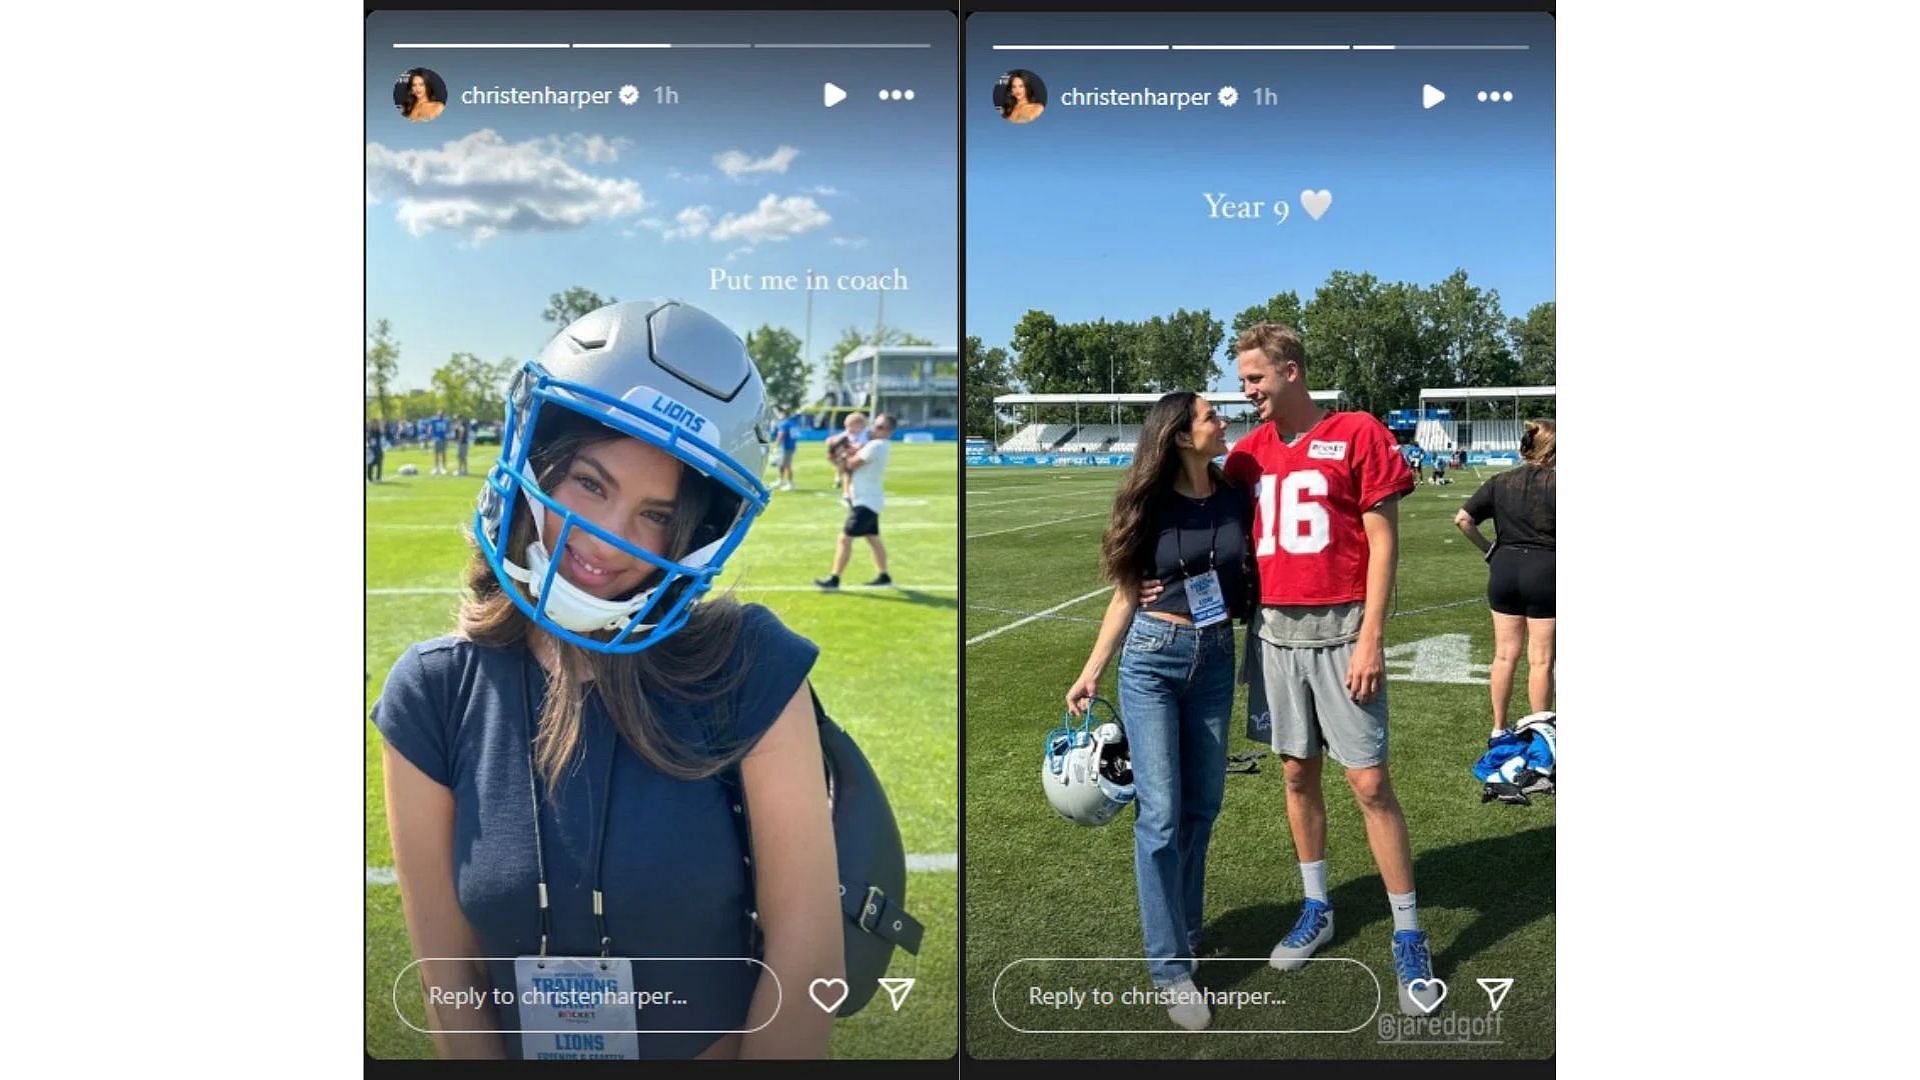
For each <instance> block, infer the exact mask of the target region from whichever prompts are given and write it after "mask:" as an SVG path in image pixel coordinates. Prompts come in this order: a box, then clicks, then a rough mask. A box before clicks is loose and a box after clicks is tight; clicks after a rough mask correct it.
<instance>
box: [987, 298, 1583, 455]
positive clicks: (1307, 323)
mask: <svg viewBox="0 0 1920 1080" xmlns="http://www.w3.org/2000/svg"><path fill="white" fill-rule="evenodd" d="M1262 322H1277V323H1284V324H1286V325H1288V326H1291V327H1293V328H1294V329H1296V330H1298V331H1299V332H1300V336H1301V339H1302V341H1303V343H1304V344H1305V346H1306V351H1307V384H1308V386H1309V387H1310V388H1312V389H1314V390H1328V389H1334V388H1336V387H1337V388H1339V389H1341V390H1344V391H1345V392H1346V395H1347V406H1346V407H1347V408H1351V409H1359V410H1362V411H1365V412H1370V413H1373V414H1374V415H1376V416H1383V415H1384V414H1385V413H1386V412H1387V411H1388V410H1390V409H1397V408H1410V407H1413V406H1415V405H1417V404H1418V403H1419V395H1420V391H1421V389H1422V388H1426V387H1441V386H1465V387H1482V386H1543V385H1551V384H1553V382H1554V352H1553V348H1554V305H1553V301H1551V300H1549V301H1546V302H1544V303H1541V304H1538V305H1536V306H1534V307H1533V308H1532V309H1531V310H1530V311H1528V312H1527V314H1526V315H1525V316H1524V317H1518V318H1508V317H1507V316H1506V315H1505V313H1504V312H1503V311H1502V310H1501V307H1500V293H1499V291H1498V290H1495V289H1483V288H1480V287H1479V286H1476V285H1474V284H1472V283H1471V282H1470V281H1469V280H1468V278H1467V272H1466V271H1465V270H1456V271H1454V272H1453V273H1452V274H1450V275H1448V276H1447V278H1446V279H1445V280H1443V281H1441V282H1439V283H1437V284H1435V285H1431V286H1421V285H1416V284H1413V283H1411V282H1383V281H1381V280H1379V279H1378V278H1376V277H1374V276H1373V275H1372V274H1368V273H1354V272H1352V271H1348V270H1336V271H1334V272H1333V273H1332V274H1330V275H1328V277H1327V280H1326V282H1325V283H1323V284H1322V285H1321V286H1320V287H1319V288H1318V289H1316V290H1314V293H1313V296H1312V298H1311V299H1309V300H1308V301H1306V302H1305V303H1304V304H1303V303H1302V302H1301V300H1300V296H1299V294H1298V293H1296V292H1294V291H1292V290H1289V291H1287V292H1282V293H1277V294H1275V295H1274V296H1273V297H1272V298H1270V299H1268V300H1267V301H1266V302H1265V303H1261V304H1255V305H1253V306H1251V307H1248V308H1246V309H1245V310H1243V311H1241V312H1240V313H1239V314H1237V315H1235V316H1234V318H1233V322H1232V324H1231V326H1227V325H1223V324H1222V323H1221V321H1220V320H1218V319H1216V318H1214V317H1213V314H1212V312H1211V311H1209V310H1207V309H1202V310H1200V311H1197V312H1190V311H1187V310H1186V309H1184V308H1182V309H1180V310H1178V311H1175V312H1174V313H1173V314H1171V315H1168V316H1157V315H1156V316H1154V317H1153V318H1150V319H1147V320H1145V321H1142V322H1124V321H1108V320H1105V319H1101V320H1098V321H1095V322H1081V323H1062V322H1060V321H1059V320H1057V319H1055V318H1054V317H1053V316H1052V315H1049V314H1047V313H1046V312H1044V311H1029V312H1027V314H1026V315H1025V316H1023V317H1022V318H1021V320H1020V321H1019V322H1018V323H1017V324H1015V326H1014V328H1013V333H1012V336H1011V338H1010V341H1009V344H1010V345H1011V349H1012V351H1011V353H1010V352H1009V351H1008V350H1007V349H1004V348H1000V347H998V346H996V347H994V348H986V347H984V344H983V342H982V341H981V340H980V339H979V338H978V337H968V338H967V340H966V346H965V349H964V350H963V352H964V367H965V379H966V383H965V386H966V402H965V425H966V431H967V433H968V434H970V435H988V434H990V433H991V432H992V431H993V427H994V415H993V398H994V397H995V396H997V395H1000V394H1007V393H1015V392H1027V393H1036V394H1065V393H1108V392H1114V393H1122V394H1125V393H1164V392H1166V391H1169V390H1201V389H1205V388H1206V387H1208V386H1209V385H1211V384H1212V382H1213V381H1214V378H1215V377H1216V376H1217V375H1218V374H1220V373H1221V372H1223V371H1224V372H1226V373H1227V374H1228V375H1229V376H1230V378H1229V381H1230V382H1231V381H1232V379H1231V375H1232V372H1233V370H1234V367H1233V365H1234V356H1233V341H1234V339H1235V338H1237V337H1239V335H1240V332H1241V331H1243V330H1245V329H1247V328H1248V327H1250V326H1253V325H1255V324H1257V323H1262ZM1522 409H1523V411H1524V412H1526V413H1527V414H1529V415H1530V414H1531V413H1532V412H1540V413H1541V414H1542V415H1550V410H1551V409H1552V403H1551V402H1550V401H1533V402H1523V403H1522ZM1028 415H1029V413H1028V411H1027V410H1021V411H1020V414H1019V418H1020V419H1025V418H1026V417H1027V416H1028ZM1033 415H1034V416H1036V417H1037V418H1038V419H1039V420H1041V421H1042V422H1047V423H1064V422H1068V421H1070V420H1071V418H1072V415H1073V413H1072V409H1071V408H1059V409H1041V410H1038V411H1037V412H1036V413H1034V414H1033ZM1001 419H1002V421H1003V422H1004V421H1006V420H1012V419H1015V418H1014V417H1013V416H1010V415H1003V416H1002V417H1001Z"/></svg>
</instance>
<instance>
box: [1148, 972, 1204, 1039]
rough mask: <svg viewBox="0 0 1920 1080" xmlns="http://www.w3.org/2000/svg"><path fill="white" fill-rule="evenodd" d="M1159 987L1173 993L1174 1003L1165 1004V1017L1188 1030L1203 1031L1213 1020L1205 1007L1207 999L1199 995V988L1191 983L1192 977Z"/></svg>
mask: <svg viewBox="0 0 1920 1080" xmlns="http://www.w3.org/2000/svg"><path fill="white" fill-rule="evenodd" d="M1161 989H1162V990H1163V991H1165V992H1167V993H1169V994H1172V995H1173V1001H1174V1004H1172V1005H1169V1006H1167V1017H1168V1019H1170V1020H1172V1021H1173V1022H1174V1023H1176V1024H1179V1025H1180V1026H1181V1027H1183V1028H1186V1029H1187V1030H1188V1031H1204V1030H1206V1027H1207V1025H1208V1024H1210V1023H1212V1022H1213V1013H1212V1012H1211V1011H1209V1010H1208V1009H1207V1000H1206V998H1205V997H1203V996H1201V993H1200V988H1199V987H1197V986H1195V985H1193V980H1192V979H1181V980H1180V981H1179V982H1177V983H1169V984H1168V985H1166V986H1163V987H1161Z"/></svg>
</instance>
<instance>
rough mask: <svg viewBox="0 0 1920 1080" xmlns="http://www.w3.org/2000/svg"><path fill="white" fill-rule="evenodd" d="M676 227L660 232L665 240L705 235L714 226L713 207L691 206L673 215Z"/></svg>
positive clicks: (686, 238)
mask: <svg viewBox="0 0 1920 1080" xmlns="http://www.w3.org/2000/svg"><path fill="white" fill-rule="evenodd" d="M673 221H674V227H673V228H671V229H668V230H667V231H665V232H663V233H661V234H660V236H661V238H662V239H664V240H691V239H693V238H694V237H696V236H705V235H706V232H707V230H708V229H709V228H711V227H712V226H713V207H711V206H689V207H687V208H686V209H684V210H682V211H680V212H679V213H677V214H675V215H673Z"/></svg>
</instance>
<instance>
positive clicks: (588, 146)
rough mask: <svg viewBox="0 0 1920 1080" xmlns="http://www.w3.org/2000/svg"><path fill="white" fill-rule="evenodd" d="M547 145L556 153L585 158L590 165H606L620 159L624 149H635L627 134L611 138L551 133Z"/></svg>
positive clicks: (576, 133)
mask: <svg viewBox="0 0 1920 1080" xmlns="http://www.w3.org/2000/svg"><path fill="white" fill-rule="evenodd" d="M547 145H548V146H549V147H550V148H551V149H552V150H553V152H554V153H556V154H558V155H560V156H561V157H566V158H584V159H586V162H587V164H589V165H605V164H608V163H609V162H614V161H619V160H620V152H621V151H622V150H631V149H633V140H632V139H629V138H627V137H626V136H625V135H615V136H614V137H613V138H611V139H609V138H607V137H606V136H604V135H581V134H579V133H578V132H575V133H574V134H571V135H549V136H548V137H547Z"/></svg>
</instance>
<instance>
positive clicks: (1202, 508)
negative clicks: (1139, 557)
mask: <svg viewBox="0 0 1920 1080" xmlns="http://www.w3.org/2000/svg"><path fill="white" fill-rule="evenodd" d="M1150 513H1151V516H1152V519H1153V522H1154V524H1155V526H1156V527H1157V528H1158V529H1159V532H1158V535H1157V536H1156V537H1155V539H1154V546H1153V553H1152V554H1153V565H1151V566H1148V567H1144V568H1143V569H1142V571H1141V573H1142V577H1144V578H1148V579H1158V580H1159V581H1160V582H1161V583H1162V584H1161V592H1160V596H1159V598H1158V599H1156V600H1155V601H1154V602H1153V603H1151V604H1143V605H1141V607H1142V610H1145V611H1169V612H1174V613H1176V614H1179V615H1192V614H1193V608H1192V605H1191V604H1190V602H1189V601H1188V599H1187V578H1189V577H1194V576H1198V575H1200V574H1204V573H1206V572H1207V571H1208V570H1209V569H1211V570H1214V571H1215V572H1216V573H1217V574H1218V575H1219V577H1220V593H1221V595H1222V596H1223V597H1224V598H1225V599H1226V601H1227V613H1228V614H1229V615H1231V616H1233V617H1234V618H1237V619H1243V618H1246V617H1247V615H1248V613H1249V612H1250V611H1251V609H1252V607H1253V604H1252V599H1253V596H1254V588H1253V560H1252V559H1251V558H1250V554H1251V553H1250V549H1249V548H1248V547H1247V537H1248V536H1250V535H1251V534H1252V533H1253V499H1252V496H1251V495H1250V494H1249V493H1248V491H1247V489H1246V488H1241V487H1235V486H1233V485H1232V484H1225V483H1221V482H1219V481H1218V480H1216V481H1215V482H1214V487H1213V494H1212V495H1209V496H1207V497H1206V498H1204V499H1193V498H1188V497H1187V496H1185V495H1182V494H1180V493H1179V492H1177V491H1171V490H1169V491H1167V492H1165V493H1164V494H1162V495H1161V496H1160V497H1159V498H1158V499H1157V500H1156V502H1155V504H1154V505H1153V507H1152V509H1151V511H1150Z"/></svg>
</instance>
